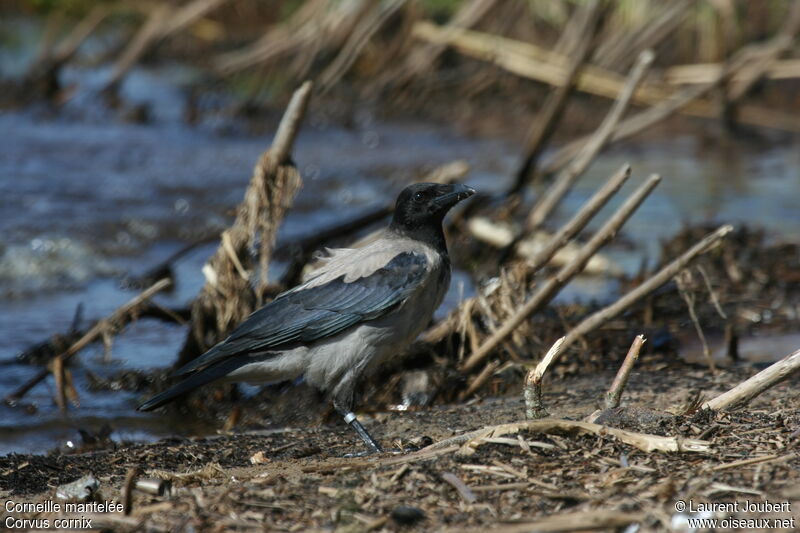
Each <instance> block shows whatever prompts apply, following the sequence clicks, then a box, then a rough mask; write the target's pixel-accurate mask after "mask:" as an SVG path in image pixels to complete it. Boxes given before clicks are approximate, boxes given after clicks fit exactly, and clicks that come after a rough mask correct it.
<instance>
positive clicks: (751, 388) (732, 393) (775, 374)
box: [703, 350, 800, 411]
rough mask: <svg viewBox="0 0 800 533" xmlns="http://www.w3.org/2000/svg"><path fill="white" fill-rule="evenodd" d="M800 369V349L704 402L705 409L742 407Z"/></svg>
mask: <svg viewBox="0 0 800 533" xmlns="http://www.w3.org/2000/svg"><path fill="white" fill-rule="evenodd" d="M798 370H800V350H797V351H796V352H794V353H791V354H789V355H787V356H786V357H784V358H783V359H781V360H780V361H778V362H777V363H775V364H773V365H770V366H769V367H767V368H765V369H764V370H762V371H761V372H759V373H758V374H756V375H755V376H753V377H751V378H750V379H748V380H746V381H744V382H742V383H740V384H739V385H737V386H736V387H734V388H732V389H731V390H729V391H728V392H726V393H724V394H720V395H719V396H717V397H716V398H714V399H712V400H710V401H708V402H706V403H704V404H703V408H704V409H713V410H714V411H723V410H724V411H727V410H731V409H735V408H737V407H741V406H744V405H747V404H748V403H750V401H751V400H752V399H753V398H755V397H756V396H758V395H759V394H761V393H762V392H764V391H765V390H767V389H769V388H771V387H773V386H775V385H777V384H778V383H780V382H781V381H783V380H785V379H786V378H788V377H789V376H791V375H792V374H794V373H795V372H797V371H798Z"/></svg>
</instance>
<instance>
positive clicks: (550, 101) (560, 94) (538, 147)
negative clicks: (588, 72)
mask: <svg viewBox="0 0 800 533" xmlns="http://www.w3.org/2000/svg"><path fill="white" fill-rule="evenodd" d="M600 5H601V4H600V2H599V1H598V0H594V1H592V2H590V3H588V4H586V6H585V7H584V9H579V10H577V11H576V13H575V14H574V15H573V19H572V20H571V21H570V25H574V26H578V27H577V29H576V33H577V38H578V39H579V41H578V43H577V47H576V50H575V53H574V56H573V58H572V62H571V63H570V65H569V67H568V68H567V75H566V78H565V80H564V83H563V84H562V85H558V86H556V87H554V88H553V89H551V90H550V92H549V93H548V95H547V99H546V100H545V102H544V104H543V105H542V108H541V109H540V110H539V113H538V114H537V116H536V118H535V119H534V120H533V122H532V124H531V127H530V129H529V130H528V133H527V135H526V136H525V155H524V156H523V159H522V163H521V165H520V167H519V169H518V170H517V172H516V179H515V182H514V185H513V186H512V188H511V190H510V191H509V194H517V193H519V192H520V191H521V190H522V189H523V188H524V187H525V185H527V184H528V183H530V181H531V179H532V178H533V176H534V174H535V170H536V163H537V161H538V159H539V156H540V155H541V153H542V151H543V150H544V148H545V147H546V146H547V143H548V141H549V140H550V137H551V136H552V135H553V133H554V132H555V130H556V127H557V125H558V122H559V120H560V119H561V116H562V115H563V112H564V109H565V108H566V104H567V101H568V100H569V97H570V95H571V94H572V90H573V88H574V86H575V81H576V80H577V77H578V73H579V72H580V71H581V68H582V67H583V65H584V63H585V62H586V60H587V59H588V57H589V54H590V53H591V51H592V48H591V45H592V43H593V41H594V36H595V34H596V33H597V30H598V26H599V24H598V22H599V19H600V17H599V14H600ZM579 18H580V19H581V20H579V21H578V22H574V21H575V20H577V19H579Z"/></svg>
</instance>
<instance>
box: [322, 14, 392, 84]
mask: <svg viewBox="0 0 800 533" xmlns="http://www.w3.org/2000/svg"><path fill="white" fill-rule="evenodd" d="M406 2H407V0H388V1H387V2H383V3H381V4H380V5H378V6H377V7H376V8H375V9H373V10H372V11H371V12H370V13H369V14H368V15H367V16H366V17H364V18H362V19H361V21H360V22H359V24H358V25H357V26H356V27H355V29H354V30H353V32H352V33H351V34H350V36H349V38H348V39H347V41H346V42H345V43H344V46H342V48H341V50H340V51H339V54H338V55H337V56H336V58H335V59H334V60H333V61H332V62H331V63H330V65H328V67H327V68H326V69H325V70H324V71H323V72H322V74H320V75H319V82H318V83H319V86H320V92H321V93H323V94H324V93H326V92H328V91H329V90H330V89H331V88H332V87H333V86H334V85H336V83H337V82H338V81H339V80H340V79H341V78H342V76H344V75H345V74H346V73H347V71H348V70H349V69H350V67H351V66H353V63H355V61H356V59H358V56H359V55H360V54H361V51H362V50H363V49H364V47H365V46H366V45H367V44H368V43H369V41H370V40H371V39H372V37H374V36H375V34H376V33H377V32H378V30H380V29H381V28H382V27H383V25H384V24H386V22H387V21H388V20H389V19H390V18H391V17H392V15H394V14H395V13H397V12H398V11H399V10H400V9H401V8H402V7H403V6H404V5H406Z"/></svg>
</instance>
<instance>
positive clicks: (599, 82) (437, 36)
mask: <svg viewBox="0 0 800 533" xmlns="http://www.w3.org/2000/svg"><path fill="white" fill-rule="evenodd" d="M451 33H453V34H452V35H451V34H445V33H443V32H442V31H441V29H440V28H439V27H437V26H436V25H434V24H431V23H429V22H418V23H416V24H415V26H414V30H413V34H414V36H415V37H417V38H420V39H423V40H425V41H429V42H438V43H444V44H450V45H451V46H453V47H454V48H456V49H457V50H458V51H460V52H462V53H464V54H466V55H469V56H472V57H476V58H478V59H481V60H484V61H487V62H490V63H494V64H496V65H498V66H499V67H501V68H503V69H505V70H507V71H509V72H511V73H513V74H516V75H518V76H521V77H524V78H528V79H533V80H536V81H540V82H543V83H547V84H549V85H561V84H563V83H564V79H565V76H566V71H567V67H568V65H569V61H568V59H567V58H565V57H563V56H561V55H560V54H555V53H553V52H551V51H549V50H545V49H543V48H540V47H538V46H535V45H533V44H531V43H524V42H520V41H515V40H513V39H507V38H504V37H498V36H496V35H490V34H486V33H480V32H475V31H471V30H459V31H457V32H451ZM756 46H765V45H750V46H748V47H745V48H743V49H741V50H740V51H739V52H737V54H736V56H734V58H733V59H732V61H734V60H736V61H735V62H734V65H737V64H738V66H736V68H733V69H730V72H735V70H737V69H739V68H741V66H742V65H741V64H739V63H740V61H739V60H738V58H739V57H741V53H742V52H744V53H745V54H746V55H748V56H749V55H752V53H753V50H754V47H756ZM729 64H731V62H729ZM726 70H727V69H726ZM718 83H719V80H717V81H715V82H714V83H712V84H711V86H706V87H705V90H702V91H700V92H699V94H697V95H693V96H692V97H691V98H687V97H688V96H689V95H690V94H689V93H684V94H681V95H675V94H674V93H673V90H672V88H670V87H666V86H661V85H656V84H654V83H648V84H644V85H642V86H641V87H639V89H638V90H637V91H636V92H635V94H634V96H633V102H634V103H636V104H640V105H648V106H655V105H658V104H660V103H662V102H664V101H665V100H669V99H671V98H678V100H679V101H680V102H681V105H680V106H674V105H670V111H669V113H667V115H666V116H668V115H669V114H671V113H673V112H676V111H679V112H680V113H682V114H685V115H689V116H696V117H703V118H716V117H717V116H718V115H719V112H718V108H717V106H716V105H715V104H714V103H713V102H711V101H708V100H699V99H698V98H699V96H702V95H703V94H705V93H706V92H707V91H709V90H710V89H712V88H713V87H714V86H716V85H717V84H718ZM623 85H624V79H623V78H622V77H621V76H619V75H618V74H616V73H614V72H611V71H609V70H606V69H603V68H600V67H596V66H590V65H589V66H586V67H585V68H584V69H583V71H582V72H581V74H580V76H579V78H578V81H577V84H576V88H577V89H578V90H579V91H582V92H587V93H590V94H594V95H597V96H603V97H606V98H616V97H617V95H618V94H619V91H620V89H621V87H622V86H623ZM674 103H675V102H672V104H674ZM662 118H663V117H662ZM737 120H738V121H739V122H741V123H744V124H750V125H753V126H759V127H765V128H772V129H783V130H787V131H799V130H800V122H799V121H798V120H797V119H795V118H793V117H787V116H786V114H785V113H778V112H774V111H771V110H769V109H765V108H763V107H760V106H753V105H750V106H742V107H741V108H740V109H739V112H738V117H737ZM649 124H652V122H649V120H648V125H649ZM612 140H617V139H616V138H615V137H612ZM548 167H549V165H548Z"/></svg>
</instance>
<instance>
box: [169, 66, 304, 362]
mask: <svg viewBox="0 0 800 533" xmlns="http://www.w3.org/2000/svg"><path fill="white" fill-rule="evenodd" d="M311 87H312V85H311V82H310V81H307V82H305V83H304V84H303V85H302V86H300V88H299V89H297V90H296V91H295V93H294V94H293V95H292V98H291V100H290V102H289V104H288V106H287V107H286V111H285V112H284V115H283V118H282V119H281V122H280V125H279V126H278V130H277V132H276V133H275V137H274V138H273V140H272V146H271V147H270V148H269V149H267V150H265V151H264V152H263V153H262V154H261V157H259V160H258V162H257V163H256V166H255V168H254V170H253V176H252V178H251V179H250V184H249V185H248V187H247V191H246V192H245V196H244V199H243V200H242V202H241V203H240V204H239V206H238V207H237V209H236V219H235V220H234V221H233V224H232V225H231V226H230V227H229V228H228V229H226V230H225V231H224V232H223V233H222V235H221V239H220V246H219V247H218V248H217V251H216V252H215V253H214V255H213V256H212V257H211V259H209V261H208V262H207V263H206V264H205V265H204V266H203V274H204V275H205V278H206V283H205V285H204V286H203V288H202V289H201V290H200V294H198V296H197V298H195V300H194V302H193V303H192V313H191V314H192V320H191V322H192V327H191V329H190V331H189V332H188V334H187V336H186V340H185V341H184V345H183V347H182V348H181V352H180V354H179V356H178V358H177V361H176V363H175V365H176V366H183V365H185V364H187V363H188V362H189V361H191V360H193V359H194V358H195V357H197V356H198V355H200V354H202V353H203V352H205V351H206V350H207V349H208V348H209V347H211V346H213V345H214V344H216V343H217V342H219V341H220V340H222V339H223V338H224V337H225V336H226V335H227V334H228V332H229V331H230V330H231V329H232V328H233V327H235V326H236V325H238V324H239V323H240V322H241V321H242V320H243V319H244V318H245V317H247V316H248V315H249V314H250V313H251V312H252V311H253V309H254V308H256V307H257V306H258V305H260V304H261V300H262V297H263V295H264V292H265V291H264V289H265V288H266V285H267V266H268V264H269V258H270V252H271V250H272V245H273V243H274V240H275V234H276V233H277V230H278V226H279V224H280V222H281V220H282V219H283V217H284V215H285V214H286V211H287V210H288V209H289V206H290V205H291V202H292V200H293V198H294V195H295V194H296V193H297V191H298V189H299V188H300V186H301V184H302V179H301V177H300V174H299V173H298V172H297V169H296V168H295V167H294V166H293V165H292V164H291V163H289V154H290V152H291V149H292V145H293V144H294V140H295V138H296V137H297V133H298V131H299V128H300V123H301V121H302V119H303V116H304V115H305V111H306V108H307V106H308V100H309V98H310V96H311ZM257 239H258V240H260V247H259V279H258V283H257V284H256V288H255V290H253V288H252V287H251V285H250V278H251V277H252V270H253V263H254V262H253V258H252V257H251V255H252V254H251V250H252V249H253V248H254V246H255V243H256V241H257Z"/></svg>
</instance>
